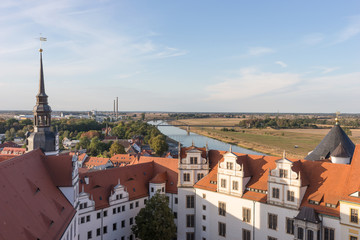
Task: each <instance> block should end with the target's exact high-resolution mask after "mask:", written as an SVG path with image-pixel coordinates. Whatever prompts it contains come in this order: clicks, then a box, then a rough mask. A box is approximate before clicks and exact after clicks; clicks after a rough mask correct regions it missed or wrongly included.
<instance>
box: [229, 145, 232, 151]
mask: <svg viewBox="0 0 360 240" xmlns="http://www.w3.org/2000/svg"><path fill="white" fill-rule="evenodd" d="M229 151H230V152H232V145H231V144H230V150H229Z"/></svg>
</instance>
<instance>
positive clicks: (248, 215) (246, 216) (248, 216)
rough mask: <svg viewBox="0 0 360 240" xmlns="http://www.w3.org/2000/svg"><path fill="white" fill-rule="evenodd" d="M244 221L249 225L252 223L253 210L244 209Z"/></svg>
mask: <svg viewBox="0 0 360 240" xmlns="http://www.w3.org/2000/svg"><path fill="white" fill-rule="evenodd" d="M242 212H243V221H244V222H247V223H249V222H250V221H251V209H250V208H245V207H243V211H242Z"/></svg>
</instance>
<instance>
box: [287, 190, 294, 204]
mask: <svg viewBox="0 0 360 240" xmlns="http://www.w3.org/2000/svg"><path fill="white" fill-rule="evenodd" d="M287 200H288V201H289V202H295V192H294V191H289V190H288V191H287Z"/></svg>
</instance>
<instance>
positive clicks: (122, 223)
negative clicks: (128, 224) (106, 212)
mask: <svg viewBox="0 0 360 240" xmlns="http://www.w3.org/2000/svg"><path fill="white" fill-rule="evenodd" d="M124 227H125V220H122V221H121V228H124Z"/></svg>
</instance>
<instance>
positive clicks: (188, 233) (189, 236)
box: [186, 232, 195, 240]
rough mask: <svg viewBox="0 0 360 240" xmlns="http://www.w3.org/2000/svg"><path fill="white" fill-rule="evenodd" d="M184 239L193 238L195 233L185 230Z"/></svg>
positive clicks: (189, 239)
mask: <svg viewBox="0 0 360 240" xmlns="http://www.w3.org/2000/svg"><path fill="white" fill-rule="evenodd" d="M186 240H195V233H193V232H187V233H186Z"/></svg>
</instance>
